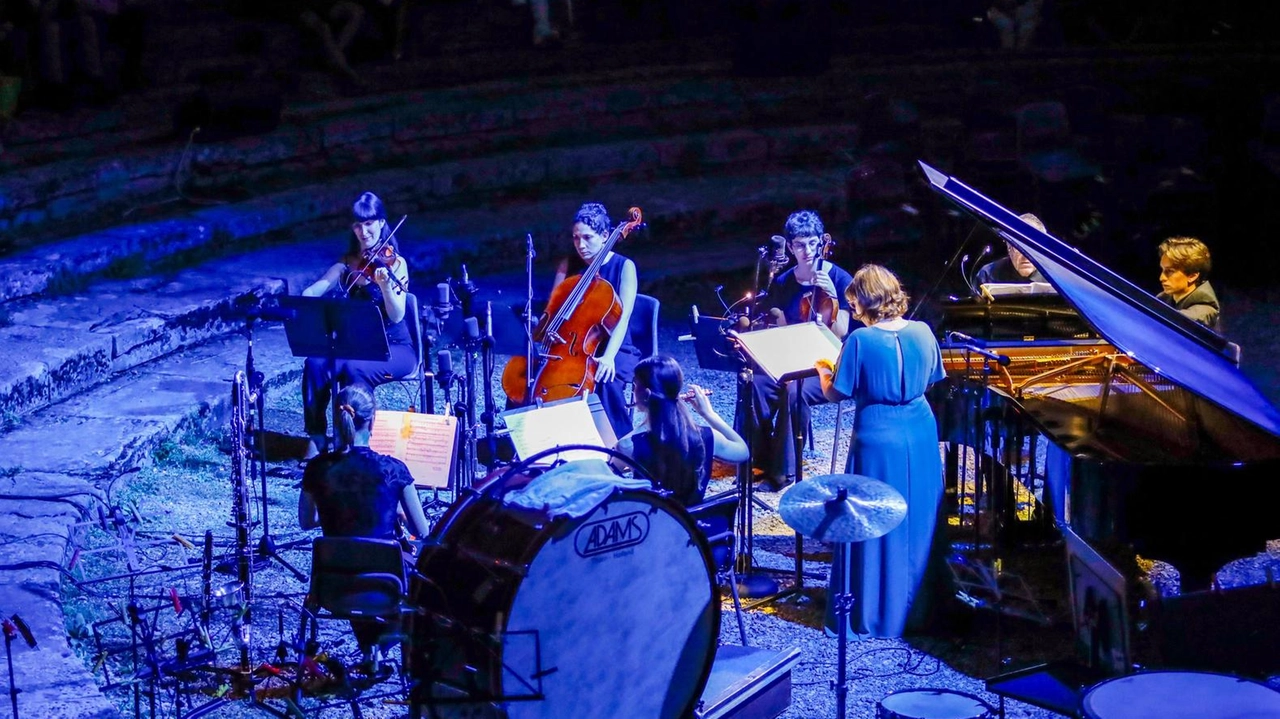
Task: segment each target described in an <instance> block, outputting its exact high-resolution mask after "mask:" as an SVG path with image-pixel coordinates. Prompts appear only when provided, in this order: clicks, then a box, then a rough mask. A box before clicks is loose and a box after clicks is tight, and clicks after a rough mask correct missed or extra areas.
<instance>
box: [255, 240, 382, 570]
mask: <svg viewBox="0 0 1280 719" xmlns="http://www.w3.org/2000/svg"><path fill="white" fill-rule="evenodd" d="M402 222H403V220H402ZM253 321H254V318H253V316H250V317H249V318H248V320H247V321H246V322H245V336H246V337H247V338H248V345H249V347H248V349H247V350H246V351H245V358H244V373H245V382H247V383H248V398H247V399H248V400H249V407H246V408H245V429H246V430H247V431H248V432H249V433H250V436H253V435H257V439H258V441H257V443H256V447H255V449H256V451H257V454H258V457H257V461H255V462H252V463H251V464H250V465H249V474H250V477H249V481H253V479H254V477H253V475H257V479H258V484H259V487H260V489H259V491H260V492H261V496H262V536H261V537H260V538H259V539H258V548H257V552H256V554H257V558H256V560H255V564H258V565H259V566H255V567H254V568H255V569H261V568H262V567H261V566H260V565H261V564H265V563H266V562H267V561H268V560H271V559H274V560H276V561H277V562H279V563H280V564H281V565H282V566H284V568H285V569H287V570H289V573H290V574H292V575H293V576H294V577H295V578H296V579H297V580H298V581H299V582H305V581H307V580H308V577H307V575H305V574H303V573H302V572H301V571H299V570H298V568H297V567H295V566H293V565H292V564H290V563H289V562H288V560H286V559H285V558H284V557H282V556H280V551H279V550H280V549H282V548H285V547H295V546H297V545H298V544H301V543H302V542H304V541H307V540H297V541H295V542H289V543H288V544H286V545H283V546H277V545H276V542H275V539H273V538H272V537H271V519H270V509H269V508H268V505H269V504H270V502H268V501H267V426H266V416H267V412H266V394H267V391H266V382H265V376H264V375H263V374H262V373H261V372H259V371H257V369H255V368H254V364H253ZM250 409H252V412H250V411H249V410H250ZM236 441H238V442H243V441H244V438H243V437H237V438H236Z"/></svg>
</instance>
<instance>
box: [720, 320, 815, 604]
mask: <svg viewBox="0 0 1280 719" xmlns="http://www.w3.org/2000/svg"><path fill="white" fill-rule="evenodd" d="M726 334H727V335H728V336H729V337H730V338H732V339H733V340H734V342H735V343H736V344H737V345H738V347H739V348H740V349H741V350H742V352H743V354H745V355H746V357H747V358H748V359H750V360H751V361H753V362H754V363H755V365H756V366H757V367H759V368H760V370H761V371H762V372H764V373H765V375H766V376H767V377H769V378H770V379H772V380H773V381H775V382H777V383H778V384H779V385H781V389H782V391H783V392H788V391H789V387H788V386H787V384H786V383H787V382H791V381H802V380H804V379H805V378H807V377H813V376H815V375H817V370H816V369H815V368H814V365H815V364H816V363H817V361H818V360H820V359H825V360H828V361H831V362H834V361H835V359H836V358H837V357H839V356H840V340H839V339H837V338H836V336H835V335H834V334H832V333H831V330H829V329H827V328H826V327H825V326H823V325H821V324H818V323H816V322H804V323H801V324H794V325H785V326H782V327H771V328H769V329H764V330H756V331H754V332H736V331H734V330H728V331H727V332H726ZM748 376H749V375H748ZM747 381H750V380H749V379H748V380H747ZM802 402H804V397H803V396H802V393H801V392H800V388H799V387H797V388H796V393H795V397H794V399H793V400H792V407H791V411H790V414H791V417H790V420H791V430H792V442H793V451H794V455H795V473H796V484H799V483H800V482H801V481H803V480H804V428H803V427H800V426H799V421H798V420H799V417H800V408H801V403H802ZM744 409H745V408H744ZM748 416H749V415H748ZM775 431H776V430H775ZM743 484H744V485H745V486H744V488H743V489H744V491H745V499H746V505H747V510H746V511H747V514H750V506H751V502H752V500H753V499H754V497H753V493H754V489H753V487H752V483H751V480H750V478H749V477H748V479H747V481H745V482H744V483H743ZM747 531H749V525H748V528H747ZM747 551H748V554H750V551H751V549H750V547H748V550H747ZM752 561H753V563H754V559H753V560H752ZM793 578H794V580H795V584H794V586H792V587H791V588H790V589H788V590H787V591H785V592H782V593H781V594H774V595H773V596H770V597H766V598H764V599H762V600H760V601H757V602H754V603H753V604H751V605H750V606H751V607H756V606H759V605H760V604H763V603H765V602H770V601H774V600H777V599H781V598H783V597H786V596H790V595H792V594H796V593H798V592H799V591H800V590H801V589H803V588H804V535H802V534H801V533H799V532H796V561H795V574H794V577H793Z"/></svg>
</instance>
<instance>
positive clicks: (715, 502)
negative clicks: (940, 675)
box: [689, 491, 747, 647]
mask: <svg viewBox="0 0 1280 719" xmlns="http://www.w3.org/2000/svg"><path fill="white" fill-rule="evenodd" d="M689 514H691V515H693V518H694V520H695V521H696V522H697V523H698V529H700V530H702V534H703V536H705V537H706V538H707V543H708V544H710V545H711V557H712V559H713V560H714V562H715V566H716V582H717V583H719V584H728V585H729V591H730V593H732V594H733V609H734V612H735V613H736V614H737V617H738V636H739V637H740V638H741V639H742V646H744V647H745V646H747V628H746V626H745V625H744V624H743V621H742V599H741V597H739V596H738V574H737V572H736V571H734V564H736V563H737V561H738V541H737V539H738V536H737V534H735V533H734V522H735V520H736V519H737V515H738V493H737V492H732V491H730V492H724V493H721V494H718V495H715V496H713V497H711V498H709V499H707V500H706V501H704V502H703V503H702V504H698V505H695V506H693V507H689Z"/></svg>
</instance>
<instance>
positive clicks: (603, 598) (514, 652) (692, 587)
mask: <svg viewBox="0 0 1280 719" xmlns="http://www.w3.org/2000/svg"><path fill="white" fill-rule="evenodd" d="M673 506H674V505H672V504H670V503H669V502H667V501H666V500H661V499H660V498H659V497H658V496H657V495H651V494H642V493H639V492H632V493H624V494H621V495H616V496H615V498H614V499H613V500H610V501H608V502H606V503H605V504H603V505H601V506H600V507H598V508H597V509H596V511H595V512H593V513H592V514H590V515H588V516H587V517H585V518H584V519H582V520H580V521H576V522H573V523H571V524H570V525H569V526H568V527H567V530H568V531H564V532H562V533H560V535H559V536H557V537H555V538H554V539H552V540H551V541H549V542H547V543H546V544H544V545H543V546H542V549H541V550H540V551H539V552H538V554H537V556H536V557H535V558H534V560H533V563H532V564H530V566H529V571H528V576H527V577H525V579H524V581H523V582H521V584H520V589H519V591H518V592H517V594H516V600H515V603H514V604H513V606H512V608H511V617H510V619H509V620H508V621H507V631H508V633H510V632H512V631H519V630H537V632H538V637H539V638H540V640H541V644H542V646H541V651H542V668H543V671H546V672H551V673H549V674H547V675H546V676H545V677H544V678H543V690H544V693H545V697H546V698H545V699H544V700H543V701H531V702H520V703H515V704H511V705H510V706H509V707H508V712H509V716H511V717H512V718H513V719H563V718H565V717H636V718H637V719H639V718H641V717H654V718H655V719H657V718H661V719H667V718H671V719H675V718H676V717H680V716H685V715H687V714H688V713H689V712H691V711H692V710H693V707H694V704H695V703H696V702H697V700H698V698H699V696H700V695H701V693H702V688H703V686H704V685H705V683H706V679H707V676H708V674H709V672H710V669H711V661H712V659H714V655H715V646H716V641H717V635H718V632H719V627H720V601H719V597H718V596H717V595H716V592H715V585H714V573H713V571H712V567H711V562H710V558H709V554H710V553H709V551H708V550H707V545H706V542H705V540H702V538H701V536H700V534H699V532H698V531H697V529H696V526H694V525H693V522H692V520H691V519H690V518H689V517H688V515H687V513H685V512H683V510H681V509H679V508H678V507H676V508H675V509H676V511H675V512H673V511H671V508H672V507H673ZM505 663H506V665H507V666H509V667H513V668H515V667H527V668H530V670H532V668H533V667H534V666H535V665H536V663H535V658H534V656H533V652H532V646H531V643H530V642H520V643H512V642H508V644H507V647H506V651H505ZM514 679H515V678H514V677H512V676H510V675H509V674H508V675H507V676H504V688H505V689H506V690H507V691H508V692H511V693H515V692H518V691H521V689H522V687H521V685H520V684H519V683H518V682H516V681H515V680H514Z"/></svg>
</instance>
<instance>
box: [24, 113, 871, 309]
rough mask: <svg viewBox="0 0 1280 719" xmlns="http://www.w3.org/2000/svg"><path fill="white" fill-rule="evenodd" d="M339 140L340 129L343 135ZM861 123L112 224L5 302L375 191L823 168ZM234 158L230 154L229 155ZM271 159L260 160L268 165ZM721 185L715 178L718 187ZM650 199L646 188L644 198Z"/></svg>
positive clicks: (366, 178)
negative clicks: (364, 191) (123, 224)
mask: <svg viewBox="0 0 1280 719" xmlns="http://www.w3.org/2000/svg"><path fill="white" fill-rule="evenodd" d="M335 132H336V130H335ZM857 138H858V127H857V125H853V124H835V125H818V126H807V127H791V128H776V129H763V130H728V131H722V132H713V133H701V134H689V135H678V136H672V137H662V138H657V139H637V140H629V141H622V142H613V143H606V144H598V145H585V146H577V147H569V148H564V149H560V150H552V151H544V150H525V151H516V152H508V153H503V154H497V155H493V156H490V157H481V158H477V159H469V160H453V161H443V162H438V163H434V164H429V165H423V166H419V167H414V168H411V169H391V170H381V171H375V172H369V173H365V174H353V175H351V176H348V177H345V178H343V179H341V180H335V181H328V182H323V183H319V184H315V185H310V186H301V187H294V188H293V189H288V190H284V191H281V192H276V193H275V194H271V195H268V196H265V197H259V198H257V199H252V200H247V201H243V202H237V203H228V204H224V205H219V206H216V207H209V208H205V209H201V210H197V211H194V212H191V213H190V214H188V215H186V216H185V217H181V218H175V219H168V220H159V221H155V222H145V223H138V224H134V225H125V226H120V227H114V228H111V229H107V230H102V231H100V232H94V233H91V234H87V235H82V236H80V237H75V238H71V239H68V240H64V241H61V242H57V243H51V244H48V245H43V246H39V247H35V248H32V249H29V250H27V251H24V252H21V253H19V254H16V255H14V256H12V257H10V258H8V259H6V260H3V261H0V275H2V276H3V277H4V278H5V279H4V282H3V284H0V300H11V299H15V298H19V297H24V296H29V295H35V294H40V293H47V292H57V291H59V289H60V288H61V287H63V286H66V285H71V286H75V285H76V284H77V283H78V282H82V281H83V280H78V279H77V278H81V277H82V276H84V275H90V276H92V275H95V274H102V273H104V272H106V271H108V270H111V269H112V268H119V267H120V266H121V265H122V264H126V263H129V262H133V263H137V262H144V263H148V264H150V263H154V262H156V261H157V260H161V259H163V258H166V257H173V256H175V255H180V254H198V253H200V252H202V251H203V252H208V251H212V249H214V248H216V247H226V246H244V245H246V244H250V243H253V242H257V241H260V240H261V238H262V237H263V236H265V235H268V234H270V233H288V232H290V231H297V229H296V228H298V227H299V226H300V225H305V224H307V223H319V222H325V221H343V222H345V221H346V219H347V216H348V213H349V211H350V210H349V208H350V203H351V201H352V199H353V198H354V197H356V196H358V194H359V193H360V192H361V191H363V190H365V189H375V190H376V191H377V192H378V193H379V194H380V195H381V196H382V197H383V198H384V200H386V201H387V202H388V204H389V206H390V207H392V209H393V211H394V212H401V213H416V212H419V211H422V210H426V209H444V208H448V207H451V206H457V205H460V204H463V203H469V204H470V205H471V206H477V205H480V204H483V203H484V198H486V197H497V198H499V200H495V202H496V201H500V200H501V198H503V197H506V198H511V197H516V198H519V197H522V196H523V197H532V198H537V197H539V196H545V195H546V194H548V193H555V192H557V191H563V190H565V189H580V188H583V187H591V186H593V185H599V184H602V183H607V182H611V181H622V182H629V181H632V180H635V179H638V178H654V179H655V180H657V179H660V178H663V177H677V178H678V177H680V176H682V175H685V176H687V175H697V174H701V173H702V172H703V170H704V168H705V170H706V171H707V172H713V173H715V174H717V175H730V174H732V173H735V172H738V173H741V172H754V173H757V174H762V173H767V172H782V171H785V170H786V169H787V168H789V167H822V166H824V165H830V164H831V163H833V162H837V161H839V160H840V157H839V154H840V153H839V151H840V150H841V149H848V148H852V147H854V146H855V145H856V144H857ZM227 159H228V161H230V160H231V159H232V158H231V156H230V155H228V156H227ZM267 160H268V157H267V153H264V155H262V156H260V157H259V158H258V160H257V162H260V163H262V164H263V166H264V167H266V166H267V165H268V162H267ZM712 182H714V180H712ZM644 197H646V194H645V193H644V192H643V191H639V192H638V193H637V195H636V198H637V199H643V198H644Z"/></svg>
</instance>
